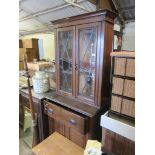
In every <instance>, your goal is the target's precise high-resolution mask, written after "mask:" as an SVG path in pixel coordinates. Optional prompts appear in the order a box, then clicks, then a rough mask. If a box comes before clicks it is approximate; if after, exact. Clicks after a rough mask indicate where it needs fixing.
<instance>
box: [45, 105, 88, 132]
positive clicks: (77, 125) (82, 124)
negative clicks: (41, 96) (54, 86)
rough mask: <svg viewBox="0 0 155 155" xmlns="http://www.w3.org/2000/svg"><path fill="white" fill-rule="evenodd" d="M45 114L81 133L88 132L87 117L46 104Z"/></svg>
mask: <svg viewBox="0 0 155 155" xmlns="http://www.w3.org/2000/svg"><path fill="white" fill-rule="evenodd" d="M47 114H48V116H50V117H52V118H54V119H56V120H61V122H63V123H64V124H66V125H67V126H69V127H71V128H73V129H75V130H77V131H79V132H81V133H83V134H84V133H86V132H87V130H88V126H87V123H88V122H87V117H84V116H81V115H78V114H75V113H73V112H71V111H67V110H65V109H63V108H61V107H59V106H56V105H54V104H51V103H50V104H48V107H47Z"/></svg>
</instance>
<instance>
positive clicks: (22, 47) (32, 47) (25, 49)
mask: <svg viewBox="0 0 155 155" xmlns="http://www.w3.org/2000/svg"><path fill="white" fill-rule="evenodd" d="M24 53H26V56H27V62H32V61H33V59H37V60H39V48H38V39H34V38H33V39H24V40H19V70H23V69H24V63H23V56H24Z"/></svg>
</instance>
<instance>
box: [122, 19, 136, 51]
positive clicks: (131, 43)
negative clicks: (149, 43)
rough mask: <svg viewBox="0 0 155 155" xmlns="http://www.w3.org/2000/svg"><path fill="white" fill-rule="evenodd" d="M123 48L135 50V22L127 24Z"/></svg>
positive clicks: (124, 31)
mask: <svg viewBox="0 0 155 155" xmlns="http://www.w3.org/2000/svg"><path fill="white" fill-rule="evenodd" d="M122 50H128V51H135V22H130V23H128V24H125V28H124V30H123V40H122Z"/></svg>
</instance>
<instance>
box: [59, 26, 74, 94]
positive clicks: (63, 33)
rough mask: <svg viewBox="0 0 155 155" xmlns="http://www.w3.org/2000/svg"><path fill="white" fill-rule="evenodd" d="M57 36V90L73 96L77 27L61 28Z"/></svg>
mask: <svg viewBox="0 0 155 155" xmlns="http://www.w3.org/2000/svg"><path fill="white" fill-rule="evenodd" d="M56 36H57V41H56V42H57V45H56V47H57V48H56V60H57V61H56V66H57V70H56V71H57V92H58V93H59V94H62V95H65V96H73V94H74V90H73V88H74V79H75V78H74V76H75V73H74V68H73V66H75V64H74V57H75V56H74V53H75V52H74V49H75V41H74V40H75V27H66V28H59V29H57V35H56Z"/></svg>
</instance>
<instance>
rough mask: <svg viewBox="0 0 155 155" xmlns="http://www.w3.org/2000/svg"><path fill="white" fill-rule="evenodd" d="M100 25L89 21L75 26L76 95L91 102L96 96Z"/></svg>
mask: <svg viewBox="0 0 155 155" xmlns="http://www.w3.org/2000/svg"><path fill="white" fill-rule="evenodd" d="M100 26H101V25H100V23H91V24H85V25H80V26H77V27H76V28H77V29H76V37H77V38H76V41H77V42H76V43H77V47H76V49H77V51H76V87H77V89H76V92H77V93H76V95H77V98H79V99H82V100H86V101H89V102H92V103H94V102H95V96H96V94H95V89H96V86H97V76H96V75H97V68H96V67H97V65H96V63H97V61H98V58H97V54H98V53H97V51H98V50H99V46H100V44H99V39H98V38H99V29H100Z"/></svg>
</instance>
